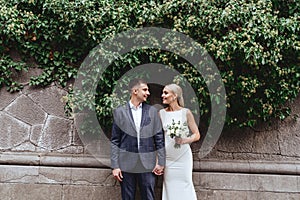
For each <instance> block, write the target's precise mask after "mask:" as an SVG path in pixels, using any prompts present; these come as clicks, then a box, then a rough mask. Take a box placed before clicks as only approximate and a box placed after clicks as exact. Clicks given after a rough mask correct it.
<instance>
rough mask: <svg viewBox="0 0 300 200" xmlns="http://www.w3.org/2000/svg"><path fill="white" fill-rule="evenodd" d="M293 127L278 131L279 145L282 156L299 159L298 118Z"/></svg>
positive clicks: (299, 128)
mask: <svg viewBox="0 0 300 200" xmlns="http://www.w3.org/2000/svg"><path fill="white" fill-rule="evenodd" d="M296 122H297V123H295V124H294V125H293V126H285V127H282V128H280V129H279V132H280V134H279V144H280V149H281V153H282V154H283V155H289V156H295V157H300V118H298V119H297V121H296Z"/></svg>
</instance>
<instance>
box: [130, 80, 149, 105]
mask: <svg viewBox="0 0 300 200" xmlns="http://www.w3.org/2000/svg"><path fill="white" fill-rule="evenodd" d="M134 93H135V94H136V98H137V100H138V101H139V102H144V101H146V100H147V98H148V96H149V95H150V92H149V88H148V85H147V84H144V83H142V84H140V85H139V86H137V87H136V88H135V89H134Z"/></svg>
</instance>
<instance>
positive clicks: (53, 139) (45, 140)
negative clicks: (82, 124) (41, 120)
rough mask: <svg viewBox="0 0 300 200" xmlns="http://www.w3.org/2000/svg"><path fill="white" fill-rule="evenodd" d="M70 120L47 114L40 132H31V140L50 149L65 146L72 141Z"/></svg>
mask: <svg viewBox="0 0 300 200" xmlns="http://www.w3.org/2000/svg"><path fill="white" fill-rule="evenodd" d="M71 126H72V122H71V121H70V120H67V119H64V118H60V117H56V116H52V115H49V116H48V118H47V120H46V123H45V125H44V127H43V129H41V131H42V132H41V133H40V132H38V131H35V132H33V133H32V136H31V140H32V142H33V143H35V144H37V145H38V146H39V147H41V148H43V149H46V150H52V149H61V148H64V147H67V146H69V145H70V144H71V142H72V129H71V128H72V127H71Z"/></svg>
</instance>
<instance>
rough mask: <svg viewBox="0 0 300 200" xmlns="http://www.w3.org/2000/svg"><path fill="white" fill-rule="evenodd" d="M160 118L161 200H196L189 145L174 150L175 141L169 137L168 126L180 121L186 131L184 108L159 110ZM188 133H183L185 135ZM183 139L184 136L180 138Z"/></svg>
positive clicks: (185, 110)
mask: <svg viewBox="0 0 300 200" xmlns="http://www.w3.org/2000/svg"><path fill="white" fill-rule="evenodd" d="M159 112H160V116H161V120H162V124H163V128H164V131H165V144H166V166H165V169H164V178H163V179H164V180H163V194H162V200H196V199H197V197H196V192H195V189H194V185H193V180H192V170H193V157H192V151H191V147H190V145H189V144H183V145H180V147H179V148H175V147H174V145H175V140H174V138H171V137H170V136H169V133H170V125H171V124H172V122H173V120H174V122H176V123H177V122H178V121H180V124H181V126H182V127H183V128H185V130H186V131H188V127H187V120H186V112H187V109H186V108H182V109H181V110H178V111H172V112H167V111H165V109H161V110H160V111H159ZM187 134H188V133H183V135H187ZM182 137H184V136H182Z"/></svg>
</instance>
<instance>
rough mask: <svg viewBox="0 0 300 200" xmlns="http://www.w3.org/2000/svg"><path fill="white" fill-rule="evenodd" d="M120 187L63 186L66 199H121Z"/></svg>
mask: <svg viewBox="0 0 300 200" xmlns="http://www.w3.org/2000/svg"><path fill="white" fill-rule="evenodd" d="M120 191H121V189H120V187H111V186H108V187H107V186H106V187H105V186H85V185H82V186H78V185H66V186H64V187H63V196H64V200H116V199H121V192H120Z"/></svg>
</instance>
